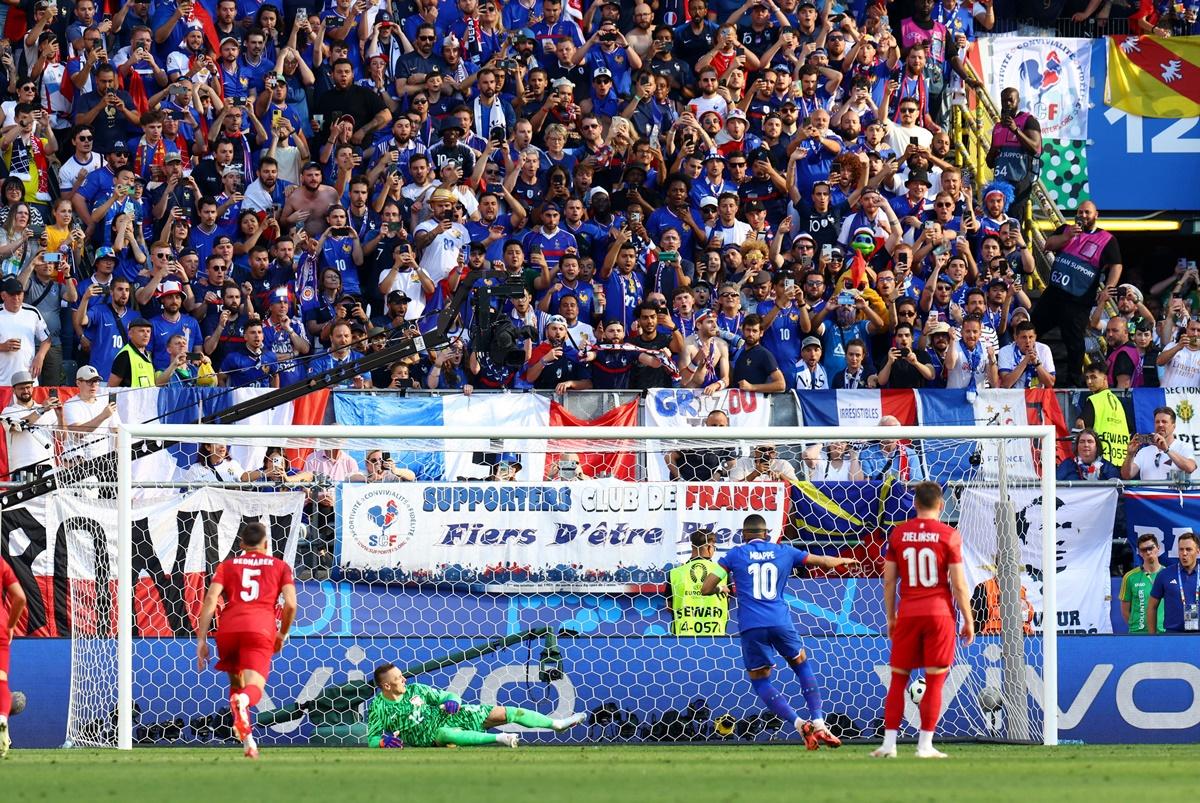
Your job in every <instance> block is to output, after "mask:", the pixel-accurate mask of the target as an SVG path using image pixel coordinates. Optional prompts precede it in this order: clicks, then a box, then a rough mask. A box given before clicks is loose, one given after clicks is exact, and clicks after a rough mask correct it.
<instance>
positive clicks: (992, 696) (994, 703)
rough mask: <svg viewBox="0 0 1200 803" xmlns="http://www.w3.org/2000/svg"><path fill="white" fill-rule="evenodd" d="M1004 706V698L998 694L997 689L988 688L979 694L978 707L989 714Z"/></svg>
mask: <svg viewBox="0 0 1200 803" xmlns="http://www.w3.org/2000/svg"><path fill="white" fill-rule="evenodd" d="M1003 706H1004V697H1003V696H1002V695H1001V694H1000V690H999V689H995V688H993V687H991V686H988V687H987V688H985V689H984V690H983V691H981V692H979V707H980V708H982V709H983V710H984V711H987V712H988V713H991V712H992V711H999V710H1000V709H1001V708H1002V707H1003Z"/></svg>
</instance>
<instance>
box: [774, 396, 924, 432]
mask: <svg viewBox="0 0 1200 803" xmlns="http://www.w3.org/2000/svg"><path fill="white" fill-rule="evenodd" d="M796 398H797V400H798V407H799V410H800V424H801V426H805V427H874V426H878V425H879V419H881V418H883V417H884V416H885V415H891V416H895V417H896V419H897V420H898V421H899V422H900V423H901V424H902V425H903V426H912V425H913V424H916V423H917V398H916V394H915V393H914V392H913V391H911V390H805V391H802V392H800V393H797V394H796Z"/></svg>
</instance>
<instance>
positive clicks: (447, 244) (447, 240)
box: [413, 187, 471, 282]
mask: <svg viewBox="0 0 1200 803" xmlns="http://www.w3.org/2000/svg"><path fill="white" fill-rule="evenodd" d="M456 203H457V198H455V196H454V192H453V191H452V190H450V189H448V188H446V187H439V188H438V189H436V190H434V191H433V194H432V195H431V196H429V209H430V211H431V212H432V213H433V217H431V218H430V219H429V220H426V221H425V222H423V223H421V225H419V226H417V229H416V231H414V232H413V241H414V242H415V243H416V246H417V248H418V249H422V248H423V249H424V251H423V252H422V253H421V270H423V271H425V274H426V275H427V276H429V278H430V279H432V280H433V281H434V282H440V281H441V280H442V279H445V278H446V277H447V276H448V275H449V274H450V271H452V270H454V268H455V267H457V265H458V260H459V257H460V256H464V255H465V249H466V248H467V246H468V245H470V243H471V235H470V233H469V232H468V231H467V227H466V226H464V225H463V224H461V223H459V222H458V211H457V210H456V209H455V206H456Z"/></svg>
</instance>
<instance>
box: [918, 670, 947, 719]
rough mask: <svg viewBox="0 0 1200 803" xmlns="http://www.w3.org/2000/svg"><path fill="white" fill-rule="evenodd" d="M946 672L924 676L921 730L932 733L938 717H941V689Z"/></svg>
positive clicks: (944, 681) (944, 683) (944, 682)
mask: <svg viewBox="0 0 1200 803" xmlns="http://www.w3.org/2000/svg"><path fill="white" fill-rule="evenodd" d="M946 674H947V673H946V672H941V673H939V674H936V675H930V674H928V673H926V675H925V696H924V697H922V698H921V730H923V731H932V730H935V729H936V728H937V723H938V717H940V716H941V715H942V687H943V686H945V685H946Z"/></svg>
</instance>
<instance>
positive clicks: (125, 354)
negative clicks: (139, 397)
mask: <svg viewBox="0 0 1200 803" xmlns="http://www.w3.org/2000/svg"><path fill="white" fill-rule="evenodd" d="M152 331H153V328H152V327H151V326H150V321H148V320H146V319H145V318H135V319H134V320H133V322H132V323H130V324H129V329H128V335H129V336H128V337H127V338H126V340H125V345H124V346H123V347H122V348H121V350H120V351H118V352H117V356H116V357H114V358H113V364H112V373H111V374H109V377H108V386H109V387H110V388H152V387H154V384H155V383H154V379H155V371H154V362H153V361H152V360H151V359H150V334H151V332H152Z"/></svg>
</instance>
